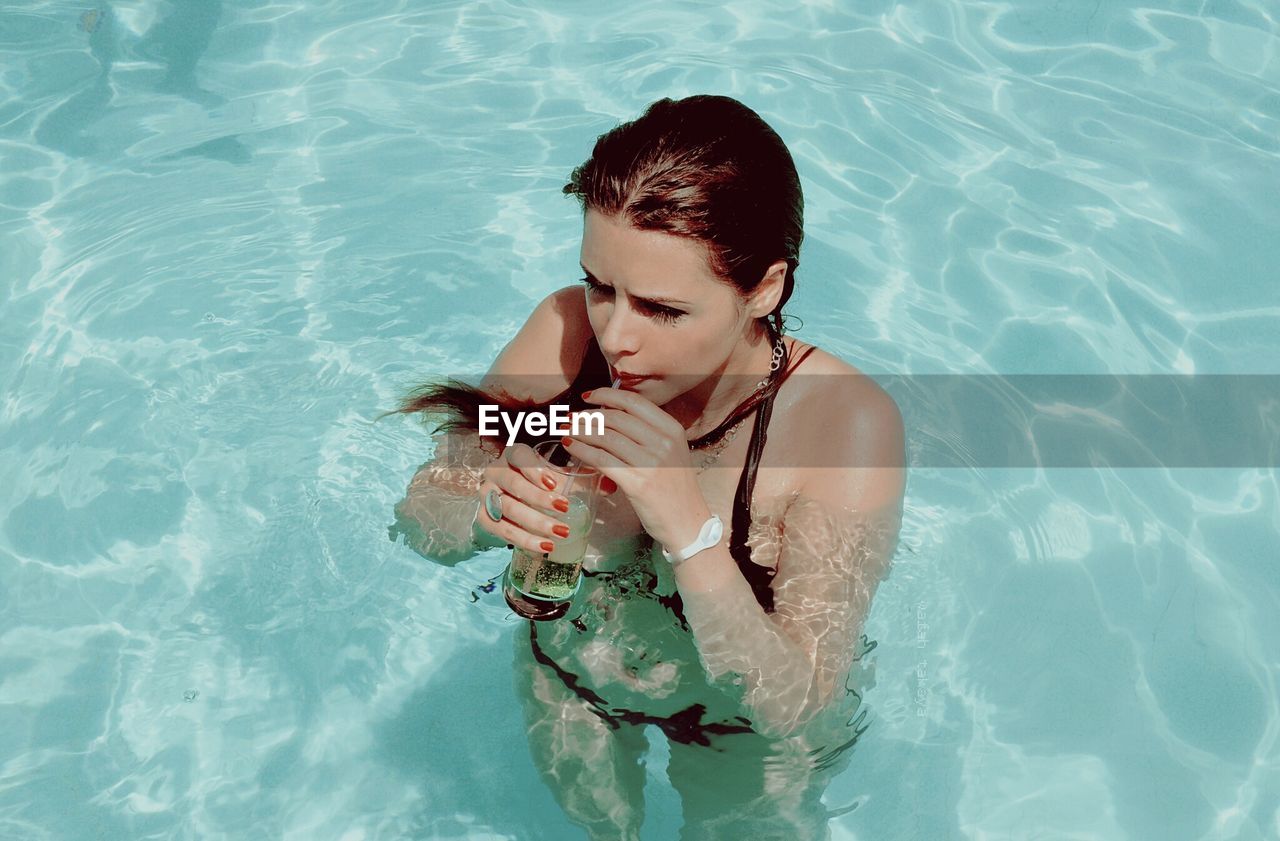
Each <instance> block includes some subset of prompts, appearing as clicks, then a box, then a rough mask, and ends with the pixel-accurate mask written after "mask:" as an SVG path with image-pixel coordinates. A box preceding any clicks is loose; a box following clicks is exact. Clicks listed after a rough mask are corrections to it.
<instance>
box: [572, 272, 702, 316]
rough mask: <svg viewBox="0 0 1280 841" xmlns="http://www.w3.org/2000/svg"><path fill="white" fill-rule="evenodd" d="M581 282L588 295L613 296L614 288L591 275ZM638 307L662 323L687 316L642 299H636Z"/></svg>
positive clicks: (682, 312)
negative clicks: (585, 286) (584, 285)
mask: <svg viewBox="0 0 1280 841" xmlns="http://www.w3.org/2000/svg"><path fill="white" fill-rule="evenodd" d="M579 281H581V282H582V283H585V284H586V285H587V294H589V295H612V294H613V287H612V286H606V285H605V284H603V283H601V282H600V281H598V280H596V279H595V278H594V277H591V276H590V275H587V276H586V277H583V278H579ZM636 305H637V307H638V308H639V309H641V310H643V311H644V312H645V313H647V314H648V315H649V317H650V318H654V319H656V320H658V321H662V322H667V323H670V322H673V321H675V320H676V319H678V318H680V317H681V316H683V315H685V313H684V311H683V310H678V309H673V308H672V307H668V306H665V305H663V304H655V303H653V302H651V301H646V300H644V299H641V298H637V299H636Z"/></svg>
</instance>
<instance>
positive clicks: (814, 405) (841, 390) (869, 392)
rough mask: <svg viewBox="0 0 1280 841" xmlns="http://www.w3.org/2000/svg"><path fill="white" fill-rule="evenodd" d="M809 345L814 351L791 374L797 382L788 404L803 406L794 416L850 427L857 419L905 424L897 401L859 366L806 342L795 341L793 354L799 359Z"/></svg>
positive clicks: (808, 421) (810, 421) (820, 422)
mask: <svg viewBox="0 0 1280 841" xmlns="http://www.w3.org/2000/svg"><path fill="white" fill-rule="evenodd" d="M809 348H812V349H813V350H812V351H810V352H809V354H808V356H807V357H805V359H804V362H803V364H801V365H800V366H799V367H798V368H796V371H795V374H793V376H792V377H791V379H793V380H795V381H796V383H795V386H794V389H793V396H792V397H791V398H790V400H789V401H788V403H792V404H794V405H795V408H797V409H800V411H799V412H793V413H792V414H793V416H803V417H804V419H805V423H806V425H822V426H828V425H829V424H835V425H836V426H835V427H830V426H828V428H838V427H841V426H847V425H848V424H849V423H850V422H855V421H857V422H861V423H867V422H880V423H885V424H890V425H892V424H897V425H899V426H901V423H902V418H901V415H900V414H899V412H898V406H897V403H895V402H894V399H893V398H892V397H891V396H890V395H889V393H888V392H887V391H885V390H884V389H883V388H881V387H880V385H879V384H878V383H877V382H876V381H875V380H873V379H872V378H871V377H869V376H867V375H866V374H864V373H863V372H862V371H860V370H859V369H858V368H856V367H854V366H853V365H851V364H849V363H848V362H846V361H844V360H843V359H840V358H839V357H837V356H833V355H831V354H830V353H827V352H826V351H825V350H823V349H822V348H820V347H817V346H816V345H808V344H805V343H804V342H796V343H795V345H794V346H793V348H792V350H791V357H792V358H793V359H794V358H797V357H798V356H799V355H801V354H803V353H804V352H805V351H806V350H808V349H809Z"/></svg>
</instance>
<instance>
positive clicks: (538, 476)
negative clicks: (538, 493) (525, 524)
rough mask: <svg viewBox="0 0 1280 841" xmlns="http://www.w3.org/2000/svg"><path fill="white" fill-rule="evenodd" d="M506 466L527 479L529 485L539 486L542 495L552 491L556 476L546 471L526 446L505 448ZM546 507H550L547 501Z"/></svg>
mask: <svg viewBox="0 0 1280 841" xmlns="http://www.w3.org/2000/svg"><path fill="white" fill-rule="evenodd" d="M505 457H506V460H507V465H508V466H509V467H511V468H512V470H514V471H515V472H516V473H517V475H520V476H522V477H524V478H525V479H527V480H528V481H529V482H530V483H531V484H536V485H540V486H541V488H540V490H542V491H543V492H544V493H545V492H546V491H554V490H555V489H556V485H557V484H558V480H557V478H556V474H555V472H554V471H552V470H548V469H547V463H546V462H545V461H543V460H542V459H540V458H538V454H537V453H535V452H534V451H533V448H532V447H530V446H529V445H527V444H515V445H512V446H511V447H508V448H507V453H506V455H505ZM547 507H548V508H550V507H551V505H550V503H549V501H548V504H547Z"/></svg>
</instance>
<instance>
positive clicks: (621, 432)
mask: <svg viewBox="0 0 1280 841" xmlns="http://www.w3.org/2000/svg"><path fill="white" fill-rule="evenodd" d="M582 399H583V400H585V401H586V402H588V403H594V404H597V405H599V406H601V407H603V409H602V410H601V414H602V415H604V434H603V435H591V436H583V437H579V438H571V437H566V438H565V439H564V440H563V442H562V443H563V444H564V446H565V448H566V449H568V451H569V454H570V455H572V456H574V457H576V458H578V459H580V460H581V461H582V463H583V464H586V465H589V466H591V467H594V468H595V469H597V470H599V471H600V473H601V474H602V475H603V476H604V479H603V480H602V483H603V484H604V485H605V486H606V487H607V486H608V485H609V483H610V481H612V483H613V484H614V485H616V486H617V489H618V490H620V491H622V493H623V494H625V495H626V497H627V500H628V501H629V502H630V503H631V507H632V508H633V509H634V510H635V512H636V516H637V517H638V518H639V520H640V522H641V524H642V525H643V526H644V529H645V531H647V532H648V533H649V534H650V535H651V536H652V537H653V539H654V540H655V541H657V542H658V543H661V544H662V545H664V546H668V547H671V546H684V545H685V544H687V543H688V542H689V541H690V540H692V539H693V538H694V537H696V536H697V534H698V529H699V528H701V526H702V523H703V522H704V521H705V520H706V519H707V517H709V516H710V511H709V509H708V508H707V503H706V499H705V498H704V497H703V496H702V489H701V488H700V487H699V486H698V480H697V474H696V473H695V472H694V470H693V464H692V462H691V461H690V460H689V442H688V440H687V439H686V438H685V430H684V427H682V426H681V425H680V423H679V422H678V421H677V420H676V419H675V418H673V417H671V415H669V414H667V413H666V412H664V411H663V410H662V409H661V408H659V407H658V406H657V405H656V404H654V403H653V402H652V401H651V400H648V399H646V398H645V397H642V396H641V395H639V394H636V393H635V392H634V391H624V390H622V389H617V388H597V389H595V390H594V391H588V392H585V393H584V394H583V395H582Z"/></svg>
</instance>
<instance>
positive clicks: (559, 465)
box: [503, 441, 600, 620]
mask: <svg viewBox="0 0 1280 841" xmlns="http://www.w3.org/2000/svg"><path fill="white" fill-rule="evenodd" d="M533 449H534V452H536V453H537V454H538V456H539V457H540V458H541V459H542V460H543V461H544V462H546V464H547V467H548V469H549V470H550V471H551V474H552V475H553V476H554V477H555V480H556V489H555V493H557V494H559V495H561V496H563V497H565V498H567V499H568V500H569V510H568V511H567V512H561V511H557V510H555V509H554V508H553V509H550V510H546V511H545V513H546V514H548V515H549V516H551V517H554V518H555V519H557V520H559V521H560V522H562V523H564V524H565V525H567V526H568V527H569V536H568V537H566V538H563V539H556V540H555V541H554V543H555V547H556V548H555V550H554V551H552V552H537V553H535V552H529V551H527V550H525V549H520V548H517V549H516V550H515V551H514V552H512V553H511V564H510V565H509V566H508V567H507V575H506V580H505V581H504V584H503V595H505V596H506V599H507V604H508V605H510V606H511V609H512V610H514V611H515V612H516V613H517V614H519V615H520V616H523V617H524V618H525V619H535V620H547V619H559V618H560V617H561V616H564V615H565V614H566V613H568V612H569V606H570V604H571V603H572V601H573V596H574V594H575V593H576V592H578V585H579V583H580V582H581V580H582V558H583V556H584V555H586V552H587V534H588V533H589V532H590V531H591V524H592V522H594V520H595V510H596V497H597V494H599V492H600V473H599V472H598V471H597V470H596V469H595V468H594V467H588V466H587V465H585V464H580V463H579V462H578V461H577V460H576V459H570V457H569V454H568V453H567V452H565V450H564V448H563V447H561V446H560V444H559V442H558V441H544V442H542V443H541V444H538V445H537V446H536V447H534V448H533ZM544 510H545V509H544Z"/></svg>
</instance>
